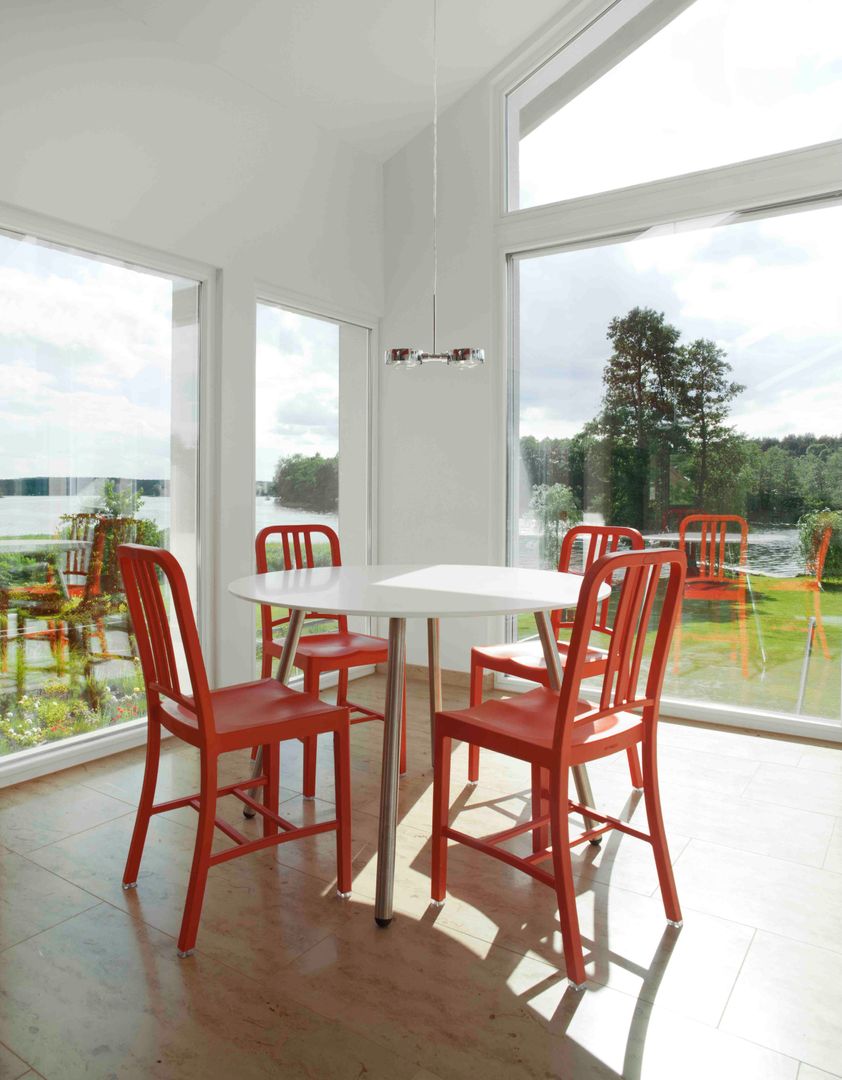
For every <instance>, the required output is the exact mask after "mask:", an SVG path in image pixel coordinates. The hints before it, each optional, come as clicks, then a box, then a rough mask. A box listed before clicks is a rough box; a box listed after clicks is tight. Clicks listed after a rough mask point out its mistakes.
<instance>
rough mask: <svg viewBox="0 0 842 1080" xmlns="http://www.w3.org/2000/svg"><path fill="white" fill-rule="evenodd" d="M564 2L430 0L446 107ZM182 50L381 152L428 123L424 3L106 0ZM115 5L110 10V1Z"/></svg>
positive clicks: (428, 15) (427, 8)
mask: <svg viewBox="0 0 842 1080" xmlns="http://www.w3.org/2000/svg"><path fill="white" fill-rule="evenodd" d="M568 3H569V0H526V2H525V3H518V2H517V0H439V20H438V39H439V100H440V108H446V107H447V105H448V104H451V103H452V102H454V101H455V100H456V99H457V98H459V97H460V96H461V95H462V94H464V93H465V91H466V90H468V89H469V88H470V87H471V86H472V85H474V84H475V83H476V82H477V81H478V80H479V79H480V78H481V77H482V76H483V75H485V74H486V73H487V72H489V71H490V70H491V69H492V68H494V67H495V66H496V65H497V64H498V63H500V61H501V60H503V59H504V58H505V57H506V56H507V55H508V54H509V53H510V52H512V51H513V50H514V49H516V48H517V46H518V45H519V44H520V43H521V42H523V41H525V40H526V39H527V38H528V37H530V36H531V35H532V34H533V33H534V32H535V31H536V30H538V29H539V28H540V27H541V26H543V25H544V24H545V23H546V22H548V21H549V20H551V19H552V18H553V17H555V16H557V15H558V14H559V13H560V11H561V10H562V9H563V8H564V7H566V6H567V5H568ZM117 5H118V7H119V10H121V11H122V12H123V14H124V16H125V18H126V20H127V22H129V23H134V25H135V26H137V21H138V20H139V21H141V22H143V23H144V24H146V26H147V27H148V28H149V29H150V30H151V31H152V33H153V34H154V35H155V36H156V37H158V38H159V39H162V40H167V41H172V42H176V43H177V44H178V45H179V46H180V47H182V48H183V49H184V50H185V52H186V53H187V54H189V56H190V58H191V59H193V60H200V61H202V62H204V63H207V64H212V65H214V66H216V67H219V68H222V69H224V70H225V71H226V72H228V73H229V74H230V75H232V76H233V77H235V78H236V79H238V80H240V81H242V82H244V83H248V84H249V85H251V86H252V87H254V88H255V89H257V90H258V91H259V92H261V93H262V94H264V95H265V96H266V97H268V98H270V99H272V100H274V101H277V102H279V103H283V104H284V105H286V106H288V104H289V101H290V100H291V99H292V100H297V101H299V102H300V103H301V109H302V112H303V113H305V114H306V115H307V116H309V117H310V118H311V119H312V120H313V121H314V122H315V123H317V124H319V125H320V126H321V127H323V128H325V129H327V130H330V131H332V132H334V133H335V134H337V135H338V136H339V137H341V138H343V139H345V140H347V141H350V142H352V143H353V144H355V145H356V146H357V147H359V148H360V149H361V150H364V151H366V152H368V153H372V154H374V155H376V156H377V157H379V158H381V159H383V160H385V159H386V158H388V157H390V156H391V155H392V154H394V153H395V152H396V151H397V150H398V149H399V148H400V147H401V146H403V145H404V144H405V143H406V142H407V141H408V140H409V139H411V138H412V137H413V136H414V135H415V134H416V133H417V132H418V131H420V130H422V128H423V127H424V126H425V125H426V124H427V123H429V120H430V116H431V111H432V89H431V87H432V44H431V42H432V37H431V32H432V0H117ZM112 11H115V7H112Z"/></svg>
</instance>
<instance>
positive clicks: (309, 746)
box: [303, 669, 319, 799]
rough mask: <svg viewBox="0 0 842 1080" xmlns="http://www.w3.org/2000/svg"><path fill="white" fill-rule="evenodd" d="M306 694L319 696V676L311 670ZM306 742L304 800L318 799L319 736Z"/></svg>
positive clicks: (309, 738) (306, 684)
mask: <svg viewBox="0 0 842 1080" xmlns="http://www.w3.org/2000/svg"><path fill="white" fill-rule="evenodd" d="M304 693H305V694H313V696H314V697H318V696H319V674H318V672H311V671H310V670H309V669H308V670H307V671H306V672H305V673H304ZM303 742H304V781H303V787H304V798H305V799H314V798H315V797H316V758H317V756H318V747H319V740H318V736H316V735H310V736H308V737H307V738H306V739H304V740H303Z"/></svg>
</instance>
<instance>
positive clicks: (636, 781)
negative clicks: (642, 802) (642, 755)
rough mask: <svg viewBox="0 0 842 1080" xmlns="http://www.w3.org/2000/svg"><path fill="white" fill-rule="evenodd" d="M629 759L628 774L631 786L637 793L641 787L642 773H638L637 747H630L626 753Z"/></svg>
mask: <svg viewBox="0 0 842 1080" xmlns="http://www.w3.org/2000/svg"><path fill="white" fill-rule="evenodd" d="M626 753H627V755H628V759H629V774H630V776H631V785H632V787H633V788H637V790H638V791H640V789H641V788H642V787H643V773H642V772H641V771H640V759H639V758H638V756H637V747H634V746H630V747H629V748H628V750H627V751H626Z"/></svg>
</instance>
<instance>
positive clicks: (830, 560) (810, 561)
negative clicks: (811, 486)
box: [798, 508, 842, 578]
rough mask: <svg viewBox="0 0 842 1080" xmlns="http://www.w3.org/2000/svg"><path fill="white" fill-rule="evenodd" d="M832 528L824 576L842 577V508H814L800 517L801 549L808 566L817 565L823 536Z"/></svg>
mask: <svg viewBox="0 0 842 1080" xmlns="http://www.w3.org/2000/svg"><path fill="white" fill-rule="evenodd" d="M827 529H830V530H831V534H830V546H829V547H828V549H827V557H826V558H825V563H824V577H834V578H838V577H842V510H829V509H827V508H825V509H824V510H814V511H813V512H812V513H809V514H804V515H803V516H802V517H801V518H799V519H798V532H799V534H800V540H801V551H802V553H803V555H804V561H805V562H806V564H807V567H808V568H809V567H811V566H815V562H816V556H817V554H818V550H819V546H820V545H821V542H822V537H823V536H824V533H825V531H826V530H827Z"/></svg>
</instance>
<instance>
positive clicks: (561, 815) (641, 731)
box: [432, 549, 686, 989]
mask: <svg viewBox="0 0 842 1080" xmlns="http://www.w3.org/2000/svg"><path fill="white" fill-rule="evenodd" d="M685 569H686V562H685V558H684V555H683V554H681V553H680V552H678V551H674V550H669V551H664V550H654V549H649V550H645V551H618V552H614V553H613V554H610V555H604V556H603V557H602V558H601V559H599V560H598V561H597V562H595V563H594V564H593V565H592V566H591V567H590V568H589V570H588V571H587V573H586V574H585V580H584V582H583V583H582V598H581V601H580V603H579V605H578V606H577V608H576V618H575V620H574V623H573V633H572V635H571V639H570V649H569V652H568V655H567V665H566V667H565V669H564V681H563V682H562V686H561V692H560V694H559V693H553V692H552V691H551V690H548V689H546V688H544V687H542V688H540V689H537V690H532V691H531V692H530V693H528V694H518V695H515V696H514V697H511V698H506V699H505V700H503V701H499V700H494V701H485V702H483V703H482V704H481V705H473V706H471V707H469V708H467V709H463V710H461V711H458V712H439V713H436V726H435V773H434V782H433V838H432V840H433V848H432V899H433V902H434V903H437V904H441V903H442V902H443V901H444V898H445V893H446V889H447V842H448V840H456V841H458V842H459V843H462V844H467V845H468V846H469V847H473V848H476V849H477V850H478V851H483V852H485V853H486V854H488V855H493V856H494V858H496V859H500V860H501V861H502V862H504V863H507V864H508V865H509V866H514V867H517V868H518V869H520V870H523V871H525V872H526V873H527V874H529V875H530V876H531V877H533V878H535V879H536V880H538V881H542V882H543V883H544V884H545V885H549V886H550V887H551V888H553V889H555V892H556V896H557V898H558V910H559V917H560V922H561V934H562V942H563V945H564V956H565V964H566V967H567V977H568V979H569V980H570V983H571V984H572V985H573V986H574V987H575V988H576V989H582V988H583V986H584V983H585V964H584V958H583V956H582V942H581V938H580V935H579V921H578V916H577V912H576V893H575V889H574V885H573V867H572V861H571V857H570V849H571V848H572V847H574V846H576V845H577V844H581V843H584V842H586V841H588V840H591V839H593V838H595V837H596V836H599V835H601V834H602V833H604V832H606V831H607V830H609V829H618V830H619V831H620V832H624V833H628V834H629V835H630V836H635V837H637V838H638V839H640V840H645V841H647V842H648V843H650V844H651V845H652V849H653V851H654V855H655V865H656V867H657V871H658V881H659V883H660V886H661V895H662V898H663V901H664V907H665V909H666V915H667V918H668V919H669V921H670V922H672V923H675V924H680V923H681V908H680V907H679V903H678V895H677V893H676V889H675V882H674V880H673V874H672V865H671V863H670V858H669V851H668V849H667V840H666V835H665V833H664V824H663V819H662V817H661V805H660V796H659V792H658V770H657V738H656V737H657V722H658V711H659V707H660V698H661V687H662V686H663V681H664V672H665V670H666V662H667V654H668V652H669V646H670V639H671V637H672V632H673V627H674V626H675V621H676V617H677V615H678V612H679V610H680V608H681V596H682V591H683V588H684V575H685ZM621 572H622V573H623V577H622V581H621V583H620V584H619V586H617V587H615V592H619V596H618V598H617V599H618V603H617V615H616V619H615V622H614V633H613V634H612V636H611V638H610V640H609V643H608V649H607V656H606V659H605V667H604V670H603V674H602V689H601V694H600V697H599V701H598V702H596V703H592V702H587V701H583V700H581V699H580V693H581V688H582V682H583V680H584V679H586V678H590V677H591V676H590V673H589V669H588V648H589V645H590V639H591V636H592V634H593V629H594V626H595V624H596V622H597V618H598V615H597V609H598V607H599V603H600V602H599V599H598V592H599V588H600V586H601V585H602V584H603V583H605V582H608V581H611V579H612V578H613V577H615V576H617V575H619V574H620V573H621ZM663 574H666V578H667V580H666V588H665V592H664V595H663V598H662V600H661V604H660V612H659V614H658V616H657V617H654V616H653V612H654V611H655V605H656V601H655V594H656V593H657V592H658V585H659V581H660V579H661V577H662V575H663ZM650 623H654V624H655V626H654V627H653V629H654V631H655V632H654V638H652V637H651V636H650V647H651V653H650V650H649V648H648V647H647V632H648V631H649V630H650ZM646 653H649V670H648V674H647V676H646V688H645V691H644V692H643V693H642V694H640V693H639V692H638V680H639V676H640V671H641V665H642V661H643V658H644V654H646ZM632 710H635V711H632ZM636 710H642V712H641V713H640V714H638V712H637V711H636ZM453 739H461V740H463V741H465V742H469V743H473V744H475V745H477V746H484V747H486V748H487V749H488V750H494V751H496V752H497V753H498V754H506V755H508V756H509V757H514V758H518V759H520V760H521V761H528V762H529V763H530V764H531V765H532V774H533V776H535V775H536V773H538V774H540V772H541V771H542V770H547V773H548V775H549V783H548V785H547V790H542V791H541V792H540V799H539V800H538V805H539V807H540V809H541V812H540V814H539V815H538V816H533V818H532V819H531V820H530V821H528V822H526V823H525V824H521V825H517V826H515V827H514V828H511V829H505V830H503V831H502V832H499V833H495V834H493V835H491V836H487V837H484V838H482V839H478V838H476V837H474V836H469V835H468V834H466V833H463V832H459V831H457V830H456V829H454V828H451V827H450V826H449V824H448V816H449V808H450V807H449V804H450V755H451V740H453ZM638 744H640V747H641V751H642V754H643V793H644V799H645V804H646V814H647V819H648V822H649V832H648V833H645V832H642V831H641V830H640V829H636V828H633V827H632V826H631V825H629V824H627V823H626V822H624V821H620V820H619V819H618V818H614V817H609V816H608V815H606V814H601V813H599V812H598V811H597V810H595V809H594V808H593V807H591V806H583V805H581V804H580V803H576V802H571V801H570V800H569V799H568V795H567V792H568V781H569V774H570V770H571V768H573V767H574V766H576V765H586V764H587V763H588V762H590V761H595V760H597V759H598V758H603V757H607V756H608V755H609V754H615V753H620V752H625V753H628V751H629V750H632V749H635V748H636V747H637V745H638ZM534 795H535V793H534V792H533V806H534V805H535V799H534ZM570 813H578V814H581V815H582V816H583V817H587V818H590V819H592V820H593V821H594V822H601V823H602V824H601V825H600V826H598V827H595V828H591V829H588V830H586V831H585V832H583V833H581V834H580V835H578V836H575V837H573V839H571V837H570V823H569V820H568V815H569V814H570ZM548 822H549V825H550V835H551V846H550V847H549V848H544V847H541V849H540V850H538V851H534V852H533V853H532V854H531V855H529V856H526V857H521V856H519V855H515V854H513V853H512V852H510V851H507V850H506V849H504V848H502V847H501V846H500V845H501V844H502V843H504V842H505V841H508V840H510V839H512V838H514V837H516V836H520V835H521V834H523V833H526V832H530V831H531V832H532V834H533V840H534V838H535V836H537V835H539V834H540V832H541V830H543V829H546V827H547V824H548ZM549 859H551V860H552V873H550V872H549V871H548V870H545V869H544V868H543V867H541V865H540V864H541V863H542V862H544V861H546V860H549Z"/></svg>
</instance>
